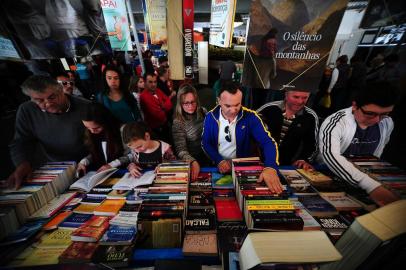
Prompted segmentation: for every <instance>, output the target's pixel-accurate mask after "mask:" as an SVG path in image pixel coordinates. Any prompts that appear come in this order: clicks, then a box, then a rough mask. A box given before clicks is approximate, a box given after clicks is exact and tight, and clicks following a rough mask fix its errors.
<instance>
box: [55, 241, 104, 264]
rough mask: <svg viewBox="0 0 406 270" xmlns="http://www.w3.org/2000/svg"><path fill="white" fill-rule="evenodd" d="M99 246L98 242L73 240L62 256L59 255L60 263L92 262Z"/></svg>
mask: <svg viewBox="0 0 406 270" xmlns="http://www.w3.org/2000/svg"><path fill="white" fill-rule="evenodd" d="M97 246H98V244H97V243H86V242H73V243H72V244H71V245H70V246H69V247H68V248H67V249H66V250H65V251H64V252H63V253H62V254H61V256H59V262H60V263H72V262H75V263H81V262H90V261H91V259H92V257H93V253H94V252H95V250H96V248H97Z"/></svg>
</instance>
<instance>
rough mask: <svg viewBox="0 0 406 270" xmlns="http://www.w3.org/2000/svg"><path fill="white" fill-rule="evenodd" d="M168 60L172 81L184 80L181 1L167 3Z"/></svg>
mask: <svg viewBox="0 0 406 270" xmlns="http://www.w3.org/2000/svg"><path fill="white" fill-rule="evenodd" d="M167 12H168V17H167V18H168V60H169V63H170V65H171V74H170V77H171V79H172V80H183V79H185V65H184V64H183V36H182V29H181V27H182V1H174V0H170V1H168V7H167Z"/></svg>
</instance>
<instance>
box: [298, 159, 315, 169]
mask: <svg viewBox="0 0 406 270" xmlns="http://www.w3.org/2000/svg"><path fill="white" fill-rule="evenodd" d="M293 166H296V167H297V168H298V169H303V170H305V171H313V170H314V168H313V166H312V165H311V164H310V163H307V162H306V161H305V160H303V159H300V160H296V161H295V162H293Z"/></svg>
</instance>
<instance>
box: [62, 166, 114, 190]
mask: <svg viewBox="0 0 406 270" xmlns="http://www.w3.org/2000/svg"><path fill="white" fill-rule="evenodd" d="M117 170H118V169H117V168H111V169H108V170H105V171H101V172H98V173H97V172H94V171H92V172H88V173H87V174H86V175H85V176H83V177H81V178H79V179H78V180H77V181H76V182H75V183H73V184H72V185H71V186H70V187H69V189H76V190H83V191H85V192H89V191H90V190H91V189H92V188H93V187H95V186H97V185H99V184H101V183H103V182H104V181H105V180H106V179H107V178H109V177H110V176H111V175H112V174H113V173H115V172H116V171H117Z"/></svg>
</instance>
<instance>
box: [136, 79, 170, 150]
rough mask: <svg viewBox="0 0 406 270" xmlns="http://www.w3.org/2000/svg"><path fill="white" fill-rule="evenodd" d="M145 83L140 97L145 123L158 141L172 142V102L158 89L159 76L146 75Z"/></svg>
mask: <svg viewBox="0 0 406 270" xmlns="http://www.w3.org/2000/svg"><path fill="white" fill-rule="evenodd" d="M144 82H145V89H144V90H143V91H142V93H141V95H140V103H141V108H142V111H143V112H144V119H145V122H146V123H147V124H148V125H149V127H150V128H151V129H152V131H153V133H154V134H155V135H156V136H157V138H158V139H160V140H163V141H165V142H171V141H172V139H171V136H170V126H169V121H168V117H167V114H168V112H169V111H170V110H171V109H172V102H171V100H170V98H169V97H168V96H166V95H165V94H164V93H163V92H162V91H161V90H160V89H158V88H157V76H156V75H155V74H154V73H148V72H147V73H145V75H144Z"/></svg>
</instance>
